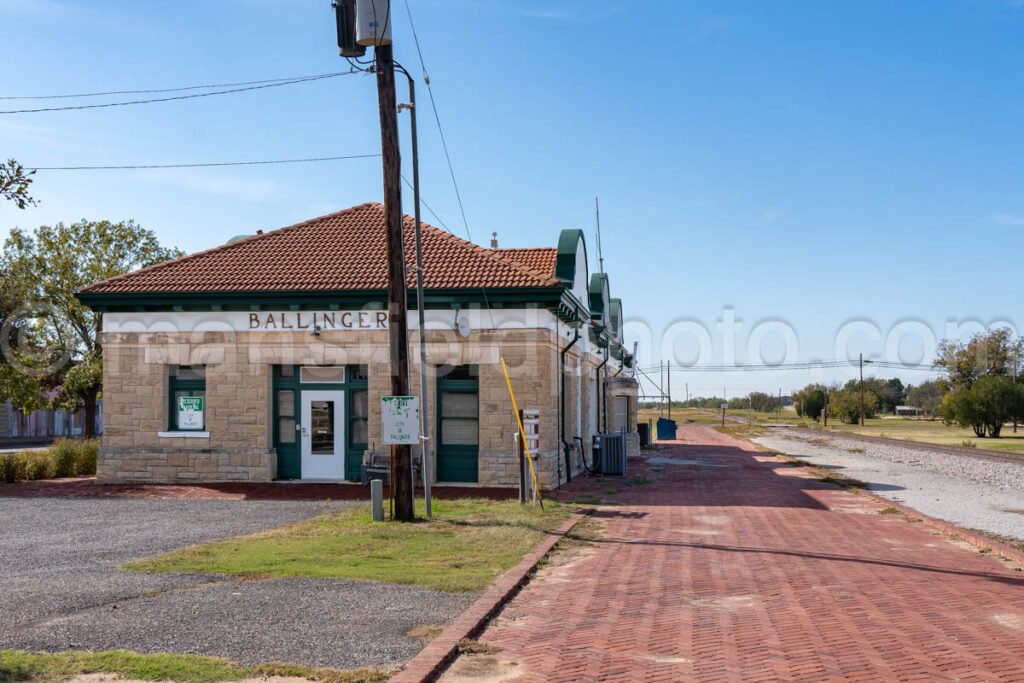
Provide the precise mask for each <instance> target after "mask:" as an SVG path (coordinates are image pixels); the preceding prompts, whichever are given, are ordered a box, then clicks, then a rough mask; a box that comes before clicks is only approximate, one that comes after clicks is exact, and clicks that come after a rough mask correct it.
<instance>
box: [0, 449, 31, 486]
mask: <svg viewBox="0 0 1024 683" xmlns="http://www.w3.org/2000/svg"><path fill="white" fill-rule="evenodd" d="M27 464H28V463H27V462H26V460H25V458H23V457H22V454H21V453H3V454H0V473H2V474H3V480H4V483H5V484H13V483H14V482H16V481H21V480H22V479H24V478H25V473H26V470H27V467H26V465H27Z"/></svg>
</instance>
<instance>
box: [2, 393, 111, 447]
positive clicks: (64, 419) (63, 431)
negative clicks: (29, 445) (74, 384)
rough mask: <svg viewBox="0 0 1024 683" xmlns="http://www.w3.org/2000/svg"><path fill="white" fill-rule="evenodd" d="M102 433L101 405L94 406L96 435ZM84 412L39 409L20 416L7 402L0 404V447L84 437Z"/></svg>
mask: <svg viewBox="0 0 1024 683" xmlns="http://www.w3.org/2000/svg"><path fill="white" fill-rule="evenodd" d="M102 430H103V401H102V400H101V401H98V402H97V406H96V433H97V434H100V433H102ZM85 431H86V430H85V411H83V410H79V411H74V412H72V411H68V410H50V409H48V408H41V409H39V410H33V411H31V412H28V413H26V412H24V411H23V410H21V408H18V407H17V406H15V405H14V404H13V403H11V402H10V401H3V402H0V444H2V443H3V441H5V440H7V441H13V440H30V439H32V440H34V439H39V440H47V439H52V438H57V437H62V436H66V437H74V436H85Z"/></svg>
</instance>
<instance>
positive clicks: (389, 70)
mask: <svg viewBox="0 0 1024 683" xmlns="http://www.w3.org/2000/svg"><path fill="white" fill-rule="evenodd" d="M374 57H375V62H376V71H377V99H378V101H379V103H380V141H381V159H382V160H383V167H384V220H385V223H386V225H387V249H388V346H389V350H390V352H391V353H390V360H391V394H392V396H408V395H409V323H408V317H409V311H408V292H407V283H406V279H405V245H404V244H403V235H402V157H401V153H400V151H399V148H398V109H397V106H398V105H397V102H396V97H395V60H394V51H393V50H392V47H391V45H390V44H389V45H377V46H375V47H374ZM426 409H427V407H426V406H420V410H426ZM391 462H392V463H393V470H392V471H393V472H394V478H393V479H392V480H391V482H390V483H391V499H392V503H393V504H394V508H395V519H396V520H398V521H400V522H411V521H413V519H414V515H415V513H414V510H413V477H412V449H411V448H410V447H409V446H407V445H398V446H392V447H391Z"/></svg>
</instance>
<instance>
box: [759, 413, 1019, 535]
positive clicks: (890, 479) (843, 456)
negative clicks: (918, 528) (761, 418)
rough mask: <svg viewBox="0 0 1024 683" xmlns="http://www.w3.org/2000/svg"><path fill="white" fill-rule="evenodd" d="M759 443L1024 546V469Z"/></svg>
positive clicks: (780, 440)
mask: <svg viewBox="0 0 1024 683" xmlns="http://www.w3.org/2000/svg"><path fill="white" fill-rule="evenodd" d="M753 441H754V442H756V443H758V444H761V445H762V446H765V447H766V448H771V449H772V450H776V451H779V452H781V453H785V454H786V455H789V456H792V457H795V458H800V459H802V460H807V461H808V462H811V463H814V464H816V465H819V466H822V467H825V468H828V469H834V470H836V471H837V472H839V473H840V474H844V475H846V476H848V477H853V478H854V479H860V480H861V481H864V482H867V483H868V484H869V488H870V489H871V490H872V491H873V492H875V493H877V494H878V495H881V496H884V497H886V498H889V499H890V500H893V501H896V502H899V503H903V504H905V505H908V506H910V507H912V508H914V509H915V510H918V511H919V512H923V513H924V514H926V515H929V516H931V517H937V518H939V519H942V520H945V521H947V522H952V523H953V524H956V525H958V526H961V527H967V528H970V529H981V530H983V531H988V532H990V533H994V534H999V535H1002V536H1008V537H1010V538H1015V539H1017V540H1020V541H1024V465H1018V464H1014V463H1008V462H996V461H990V460H979V459H977V458H972V457H969V456H957V455H953V454H951V453H944V452H941V451H926V450H921V449H918V448H901V447H899V446H891V445H888V444H877V443H872V442H868V441H861V440H859V439H855V438H846V437H840V436H832V435H825V434H822V435H821V436H815V437H806V438H805V437H803V436H797V435H795V434H788V433H787V431H786V430H785V429H773V430H772V431H771V435H770V436H765V437H760V438H755V439H753ZM823 441H827V442H828V444H827V445H825V444H824V443H823ZM851 449H858V450H859V449H863V452H854V451H852V450H851Z"/></svg>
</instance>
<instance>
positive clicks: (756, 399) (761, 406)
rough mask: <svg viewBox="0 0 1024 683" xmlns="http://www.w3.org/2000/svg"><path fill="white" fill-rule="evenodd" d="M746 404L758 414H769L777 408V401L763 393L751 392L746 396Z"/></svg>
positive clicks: (775, 398)
mask: <svg viewBox="0 0 1024 683" xmlns="http://www.w3.org/2000/svg"><path fill="white" fill-rule="evenodd" d="M747 403H748V405H749V406H750V407H752V408H753V409H754V410H756V411H757V412H759V413H771V412H773V411H775V410H776V409H777V408H778V406H779V399H778V398H777V397H775V396H771V395H769V394H766V393H765V392H763V391H753V392H751V393H750V395H749V396H747Z"/></svg>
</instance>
